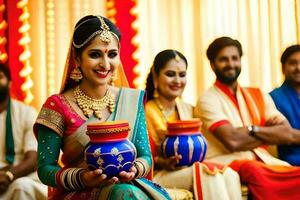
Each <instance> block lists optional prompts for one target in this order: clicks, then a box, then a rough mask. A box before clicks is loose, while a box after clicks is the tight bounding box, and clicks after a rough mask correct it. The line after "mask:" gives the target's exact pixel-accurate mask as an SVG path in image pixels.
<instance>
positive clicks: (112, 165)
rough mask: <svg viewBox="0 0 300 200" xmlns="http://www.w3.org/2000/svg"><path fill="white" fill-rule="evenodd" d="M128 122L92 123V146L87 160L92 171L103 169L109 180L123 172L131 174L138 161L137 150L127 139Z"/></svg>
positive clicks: (86, 156) (88, 132)
mask: <svg viewBox="0 0 300 200" xmlns="http://www.w3.org/2000/svg"><path fill="white" fill-rule="evenodd" d="M128 131H129V124H128V122H127V121H114V122H101V123H90V124H88V125H87V135H88V136H89V137H90V144H89V146H88V147H87V148H86V150H85V160H86V162H87V164H88V166H89V168H90V169H91V170H95V169H102V170H103V173H104V174H106V175H107V177H108V178H111V177H113V176H116V177H118V176H119V173H120V172H121V171H126V172H129V170H130V168H131V167H132V164H133V161H134V160H135V159H136V148H135V146H134V145H133V144H132V143H131V142H130V141H129V140H128V139H127V136H128Z"/></svg>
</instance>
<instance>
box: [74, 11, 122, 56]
mask: <svg viewBox="0 0 300 200" xmlns="http://www.w3.org/2000/svg"><path fill="white" fill-rule="evenodd" d="M99 17H101V18H102V19H103V20H104V22H105V24H106V25H107V26H108V27H109V31H110V32H112V33H114V34H115V35H116V36H117V37H118V40H119V41H120V40H121V33H120V30H119V29H118V27H117V26H116V25H115V24H114V23H112V22H111V21H110V20H109V19H107V18H105V17H102V16H99ZM99 17H98V16H94V15H87V16H85V17H83V18H81V19H80V20H79V21H78V22H77V23H76V25H75V28H74V29H75V30H74V34H73V47H74V49H75V54H76V55H77V56H78V55H80V54H81V53H82V51H83V50H84V49H85V48H86V47H87V46H88V45H89V44H90V42H91V41H92V40H93V38H94V37H96V35H98V34H95V33H96V32H97V31H98V32H99V31H101V30H102V28H101V25H102V24H101V21H100V19H99ZM99 33H100V32H99ZM93 34H95V35H94V36H93V37H92V38H89V37H91V36H92V35H93ZM87 39H88V42H87V43H86V44H85V45H84V46H82V47H80V48H76V47H75V46H74V43H75V44H79V45H80V44H83V43H84V42H85V41H86V40H87Z"/></svg>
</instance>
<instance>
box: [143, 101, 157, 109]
mask: <svg viewBox="0 0 300 200" xmlns="http://www.w3.org/2000/svg"><path fill="white" fill-rule="evenodd" d="M155 106H156V104H155V101H154V99H151V100H149V101H147V102H146V104H145V108H146V109H153V108H154V107H155Z"/></svg>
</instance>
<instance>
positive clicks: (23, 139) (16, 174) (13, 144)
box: [0, 64, 47, 200]
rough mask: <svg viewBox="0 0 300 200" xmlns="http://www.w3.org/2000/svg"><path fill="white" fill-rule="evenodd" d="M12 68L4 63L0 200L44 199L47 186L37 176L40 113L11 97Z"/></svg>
mask: <svg viewBox="0 0 300 200" xmlns="http://www.w3.org/2000/svg"><path fill="white" fill-rule="evenodd" d="M10 77H11V76H10V72H9V68H8V67H7V66H6V65H4V64H0V149H1V151H0V200H8V199H9V200H21V199H22V200H44V199H46V197H47V187H46V186H45V185H43V184H42V183H41V182H40V181H39V180H38V177H37V175H36V172H35V171H36V166H37V152H36V148H37V143H36V139H35V138H34V134H33V130H32V129H33V123H34V120H35V118H36V112H35V110H34V109H33V108H31V107H29V106H27V105H25V104H23V103H21V102H18V101H16V100H14V99H11V98H10V96H9V88H10V83H11V81H10V80H11V78H10Z"/></svg>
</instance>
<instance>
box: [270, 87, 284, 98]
mask: <svg viewBox="0 0 300 200" xmlns="http://www.w3.org/2000/svg"><path fill="white" fill-rule="evenodd" d="M281 89H282V88H281V87H277V88H275V89H273V90H272V91H271V92H270V95H271V97H274V96H276V95H277V94H279V93H281Z"/></svg>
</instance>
